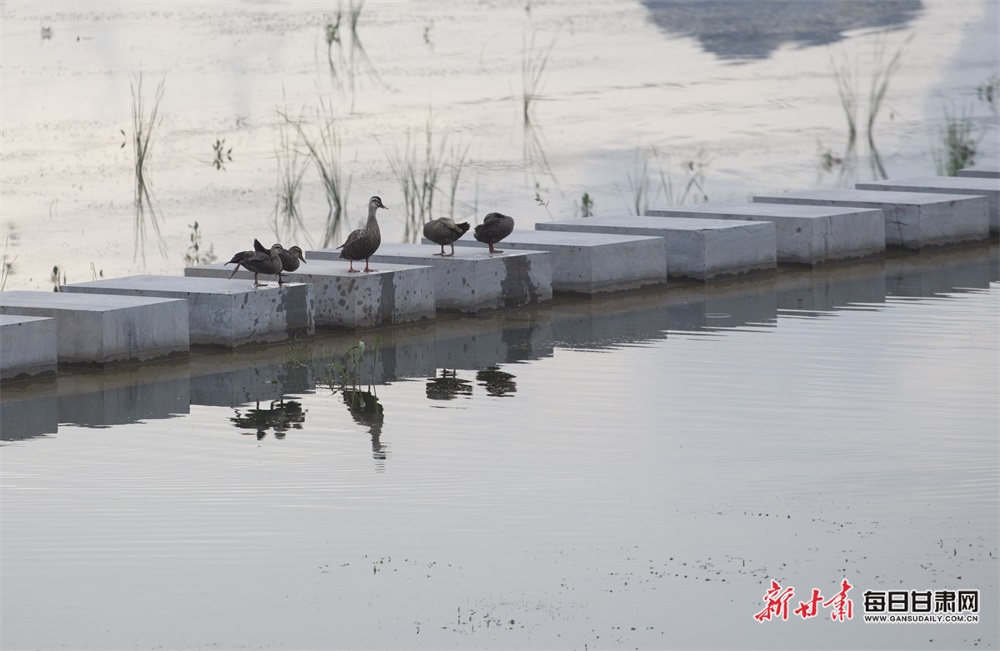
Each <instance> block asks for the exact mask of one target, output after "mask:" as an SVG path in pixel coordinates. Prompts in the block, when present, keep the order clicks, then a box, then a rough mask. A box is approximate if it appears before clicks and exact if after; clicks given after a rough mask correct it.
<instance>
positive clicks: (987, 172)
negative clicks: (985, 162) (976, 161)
mask: <svg viewBox="0 0 1000 651" xmlns="http://www.w3.org/2000/svg"><path fill="white" fill-rule="evenodd" d="M958 175H959V176H965V177H970V178H976V179H1000V167H966V168H964V169H960V170H958Z"/></svg>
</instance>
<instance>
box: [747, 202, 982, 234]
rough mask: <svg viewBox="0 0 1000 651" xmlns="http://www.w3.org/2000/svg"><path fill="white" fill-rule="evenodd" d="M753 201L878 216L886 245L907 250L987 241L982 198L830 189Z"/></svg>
mask: <svg viewBox="0 0 1000 651" xmlns="http://www.w3.org/2000/svg"><path fill="white" fill-rule="evenodd" d="M753 200H754V202H759V203H781V204H803V205H814V206H843V207H849V208H870V209H876V210H881V211H882V215H883V217H884V219H885V243H886V244H888V245H889V246H903V247H906V248H908V249H919V248H921V247H924V246H931V245H942V244H956V243H958V242H965V241H970V240H972V241H974V240H983V239H986V238H987V237H989V217H988V214H987V213H988V210H989V206H988V205H987V201H986V199H985V198H984V197H967V196H961V195H954V194H929V193H919V192H888V191H881V192H880V191H877V190H850V189H836V188H834V189H819V190H805V191H803V192H789V193H788V194H782V195H777V196H766V197H754V198H753Z"/></svg>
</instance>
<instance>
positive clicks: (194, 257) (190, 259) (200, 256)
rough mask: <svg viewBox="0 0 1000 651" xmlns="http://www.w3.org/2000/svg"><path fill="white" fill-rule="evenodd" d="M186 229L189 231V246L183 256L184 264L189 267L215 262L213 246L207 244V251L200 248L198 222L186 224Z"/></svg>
mask: <svg viewBox="0 0 1000 651" xmlns="http://www.w3.org/2000/svg"><path fill="white" fill-rule="evenodd" d="M188 228H190V229H191V233H190V235H189V236H188V239H190V240H191V244H190V245H189V246H188V250H187V253H185V254H184V263H185V264H186V265H188V266H189V267H190V266H198V265H203V264H211V263H213V262H215V245H214V244H209V245H208V248H207V249H205V248H204V247H203V246H202V243H201V230H200V229H199V227H198V222H197V221H195V222H194V223H193V224H188Z"/></svg>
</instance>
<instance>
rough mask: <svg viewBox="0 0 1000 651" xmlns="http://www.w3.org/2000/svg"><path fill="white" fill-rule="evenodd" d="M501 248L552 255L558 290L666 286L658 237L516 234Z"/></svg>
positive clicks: (595, 291)
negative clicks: (545, 252) (543, 252)
mask: <svg viewBox="0 0 1000 651" xmlns="http://www.w3.org/2000/svg"><path fill="white" fill-rule="evenodd" d="M424 243H425V244H430V243H431V242H430V240H424ZM455 245H456V246H475V247H479V248H486V245H485V244H483V243H482V242H477V241H476V240H474V239H460V240H458V241H457V242H455ZM497 246H499V247H500V248H501V249H502V250H505V251H506V250H508V249H509V250H513V251H548V252H549V253H551V254H552V290H553V291H556V292H566V293H574V294H588V295H591V294H599V293H602V292H615V291H622V290H626V289H637V288H639V287H645V286H647V285H659V284H663V283H665V282H667V255H666V250H665V249H664V247H663V242H662V241H661V239H660V238H658V237H648V236H637V235H618V234H608V233H583V232H578V231H561V232H555V231H545V230H534V231H528V230H515V231H514V232H513V233H511V234H510V235H508V236H507V237H505V238H504V240H503V242H501V243H500V244H498V245H497Z"/></svg>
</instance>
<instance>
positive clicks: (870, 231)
mask: <svg viewBox="0 0 1000 651" xmlns="http://www.w3.org/2000/svg"><path fill="white" fill-rule="evenodd" d="M646 214H648V215H654V216H661V217H687V218H698V219H729V220H749V221H756V222H772V223H773V224H774V227H775V231H776V238H777V239H776V243H777V249H778V251H777V254H778V262H786V263H793V264H806V265H817V264H824V263H828V262H838V261H841V260H848V259H851V258H866V257H868V256H872V255H879V254H882V253H884V252H885V220H884V219H883V217H882V213H881V211H878V210H862V209H857V208H836V207H825V206H804V205H780V204H759V203H728V202H719V201H713V202H709V203H699V204H694V205H691V206H678V207H675V208H667V209H664V210H649V211H647V213H646Z"/></svg>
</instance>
